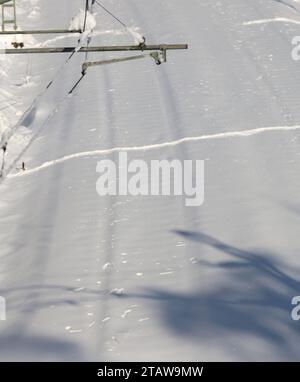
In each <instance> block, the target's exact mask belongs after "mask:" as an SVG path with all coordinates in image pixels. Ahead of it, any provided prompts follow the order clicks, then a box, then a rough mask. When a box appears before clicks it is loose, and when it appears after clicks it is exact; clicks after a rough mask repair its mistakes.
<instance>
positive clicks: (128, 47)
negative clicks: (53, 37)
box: [0, 44, 188, 54]
mask: <svg viewBox="0 0 300 382" xmlns="http://www.w3.org/2000/svg"><path fill="white" fill-rule="evenodd" d="M182 49H188V45H186V44H162V45H146V46H143V47H140V46H139V45H119V46H118V45H116V46H89V47H82V48H80V49H79V50H78V52H81V53H82V52H128V51H146V50H160V51H167V50H182ZM75 50H76V47H62V48H59V47H57V48H26V49H1V50H0V54H37V53H38V54H45V53H72V52H74V51H75Z"/></svg>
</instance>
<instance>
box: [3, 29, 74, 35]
mask: <svg viewBox="0 0 300 382" xmlns="http://www.w3.org/2000/svg"><path fill="white" fill-rule="evenodd" d="M55 33H81V31H80V30H68V29H49V30H35V31H30V30H29V31H4V32H0V35H11V34H12V35H14V34H55Z"/></svg>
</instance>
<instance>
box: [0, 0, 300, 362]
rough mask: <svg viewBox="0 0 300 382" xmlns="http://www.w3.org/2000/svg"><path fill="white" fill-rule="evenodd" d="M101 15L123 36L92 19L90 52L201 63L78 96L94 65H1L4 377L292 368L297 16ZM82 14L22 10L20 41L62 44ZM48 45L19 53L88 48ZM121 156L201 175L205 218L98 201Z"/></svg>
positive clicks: (232, 6) (0, 352)
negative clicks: (56, 364) (84, 367)
mask: <svg viewBox="0 0 300 382" xmlns="http://www.w3.org/2000/svg"><path fill="white" fill-rule="evenodd" d="M104 3H105V5H106V6H107V7H108V8H109V9H110V10H112V11H114V12H115V13H116V14H117V15H119V16H120V17H121V18H122V19H123V20H126V22H127V24H128V25H129V27H130V29H129V30H128V29H127V30H125V29H122V28H121V27H120V25H118V24H117V23H116V22H115V21H114V20H112V19H111V18H110V17H108V16H107V15H106V14H105V13H104V12H103V11H102V10H101V9H100V8H98V7H97V8H95V11H96V12H97V15H96V21H97V26H96V29H95V32H94V35H93V38H92V45H96V44H100V45H104V44H109V45H114V44H128V43H129V44H131V43H133V42H134V39H135V40H139V36H140V34H144V35H145V36H146V37H147V43H149V44H150V43H161V42H163V43H189V45H190V49H189V50H188V51H182V52H173V53H170V55H169V57H168V63H167V64H166V65H162V66H156V65H154V62H153V61H151V60H150V59H149V60H140V61H137V62H127V63H123V64H117V65H112V66H105V67H98V68H92V69H89V71H88V74H87V76H86V77H85V79H84V80H83V81H82V82H81V84H80V86H79V87H78V88H77V89H76V90H75V92H74V93H73V95H72V96H68V91H69V90H70V89H71V88H72V86H73V85H74V82H76V80H77V79H78V78H79V77H80V74H81V64H82V62H83V61H84V58H85V57H84V56H85V55H84V54H82V53H76V54H75V55H74V56H73V57H72V59H71V60H70V61H69V63H68V64H67V65H65V64H64V62H65V60H66V58H67V55H35V56H33V55H32V56H1V61H0V65H1V66H0V132H1V133H3V132H4V131H6V134H11V132H14V135H13V137H12V138H11V140H10V142H9V145H8V152H7V157H6V169H9V170H10V171H9V174H8V177H6V178H5V179H4V181H1V180H0V260H1V261H0V295H1V296H2V297H4V298H5V299H6V303H7V320H6V321H0V360H40V361H43V360H47V361H49V360H53V361H55V360H58V361H63V360H67V361H77V360H82V361H96V360H102V361H104V360H105V361H107V360H113V361H120V360H122V361H124V360H125V361H128V360H131V361H152V360H179V361H196V360H197V361H207V360H210V361H212V360H213V361H216V360H221V361H232V360H237V361H254V360H258V361H261V360H272V361H274V360H298V361H299V360H300V348H299V340H300V323H299V322H297V321H292V319H291V310H292V305H291V300H292V298H293V297H294V296H297V295H299V294H300V257H299V256H300V236H299V228H300V200H299V199H300V198H299V192H300V178H299V171H300V101H299V92H300V84H299V81H298V76H299V70H300V62H299V61H293V60H292V57H291V52H292V49H293V46H292V43H291V41H292V39H293V37H294V36H296V35H300V29H299V24H300V2H298V1H293V0H284V1H278V0H277V1H276V0H190V1H183V0H151V1H149V0H126V1H124V0H105V2H104ZM83 5H84V1H81V0H72V1H66V0H52V1H46V0H31V1H29V0H17V6H18V23H19V27H21V28H22V29H38V28H42V29H45V28H68V27H69V25H70V20H71V18H72V17H74V16H75V15H76V14H78V11H79V9H80V8H83ZM75 21H76V20H75ZM77 21H78V20H77ZM92 21H93V20H92ZM75 24H76V23H74V20H73V26H75ZM129 32H131V33H129ZM139 33H140V34H139ZM47 38H48V37H41V36H35V37H34V38H33V37H32V36H30V37H27V38H26V39H25V44H26V45H27V46H63V45H69V46H77V44H78V41H77V40H78V37H77V36H74V35H72V36H67V37H66V38H64V39H62V36H59V37H57V36H56V37H55V36H54V37H53V36H50V40H49V41H47V42H46V43H45V40H47ZM18 39H19V38H18ZM1 41H2V43H6V44H8V45H9V44H10V42H11V41H8V40H7V39H3V38H2V40H1ZM118 56H122V54H119V55H118ZM99 57H101V58H102V57H105V58H112V57H115V55H113V54H108V53H107V54H100V55H99V54H89V59H100V58H99ZM53 78H55V81H54V82H53V84H52V86H51V87H50V88H49V89H48V90H47V91H45V87H46V85H47V84H48V83H49V81H50V80H51V79H53ZM30 105H31V106H30ZM26 110H28V111H27V113H25V116H24V114H23V113H24V112H25V111H26ZM15 126H16V127H17V128H15ZM2 137H3V135H2ZM141 147H142V149H141ZM122 148H123V150H124V148H129V157H130V159H144V160H146V161H149V160H151V159H164V158H166V159H181V160H184V159H193V160H196V159H202V160H205V203H204V205H203V206H201V207H197V208H195V207H194V208H189V207H186V206H185V203H184V199H183V198H181V197H130V196H128V197H127V196H126V197H124V196H119V197H100V196H99V195H98V194H97V192H96V182H97V178H98V174H97V173H96V165H97V162H98V161H99V160H100V159H114V160H117V158H118V151H120V150H122ZM22 162H24V163H25V166H26V170H27V171H25V172H23V171H20V167H21V164H22Z"/></svg>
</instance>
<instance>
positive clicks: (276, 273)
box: [135, 231, 300, 360]
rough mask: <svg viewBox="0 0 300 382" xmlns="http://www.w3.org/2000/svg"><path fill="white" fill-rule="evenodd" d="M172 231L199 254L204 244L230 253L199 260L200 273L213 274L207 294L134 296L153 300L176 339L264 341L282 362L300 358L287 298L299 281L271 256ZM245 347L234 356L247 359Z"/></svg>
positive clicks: (299, 288) (299, 327) (297, 291)
mask: <svg viewBox="0 0 300 382" xmlns="http://www.w3.org/2000/svg"><path fill="white" fill-rule="evenodd" d="M175 233H176V234H177V235H179V236H181V237H183V238H185V239H186V240H191V241H193V242H197V243H199V245H201V247H200V248H199V250H201V253H202V254H203V248H202V246H203V245H205V246H209V247H211V248H213V249H215V250H218V251H221V252H223V254H226V255H228V260H224V261H217V262H212V261H211V262H210V261H206V260H199V262H198V266H199V267H201V269H202V270H203V269H204V268H203V267H205V269H209V270H210V271H211V272H209V275H210V276H209V277H208V279H207V283H206V285H209V288H206V290H205V291H201V290H197V288H196V289H195V291H194V292H192V293H190V294H176V293H172V292H168V291H164V290H153V289H152V290H148V291H147V292H146V293H145V294H142V295H135V297H138V298H145V299H151V300H154V301H157V302H158V304H159V305H158V308H159V310H160V312H162V317H163V320H164V322H165V323H166V324H167V325H168V327H169V328H170V329H171V330H172V331H173V333H175V334H176V335H178V336H185V337H189V338H190V339H191V340H194V341H197V342H199V341H201V342H202V343H203V342H204V341H210V340H217V342H218V341H219V340H220V339H221V338H223V339H224V341H223V342H222V341H221V342H220V344H221V343H226V342H228V341H229V342H230V341H231V344H232V341H233V342H234V341H236V340H233V338H240V339H243V338H245V336H246V338H251V339H253V340H258V341H259V342H256V343H261V341H263V342H264V343H266V344H267V346H268V349H273V350H274V352H276V354H277V357H279V358H280V359H289V360H293V359H300V349H299V350H297V349H298V348H299V347H297V343H299V340H300V324H299V322H296V321H292V319H291V310H292V308H293V306H292V305H291V300H292V298H293V297H294V296H297V295H300V282H299V281H298V280H296V279H294V278H293V277H291V276H289V275H288V273H287V272H286V271H284V270H283V267H282V266H281V265H280V264H278V263H277V262H276V261H275V260H274V256H273V258H272V256H271V254H266V253H259V252H252V251H251V252H250V251H246V250H243V249H239V248H237V247H234V246H231V245H228V244H226V243H223V242H222V241H220V240H218V239H215V238H213V237H211V236H209V235H206V234H204V233H199V232H188V231H175ZM199 255H200V253H199ZM199 257H200V256H199ZM214 271H216V272H215V273H214ZM200 276H201V274H200ZM202 277H206V276H205V275H204V276H202ZM234 335H236V336H235V337H234ZM246 342H247V341H246ZM243 345H244V346H242V347H240V350H241V351H240V352H239V354H238V357H241V358H244V359H247V358H248V359H249V354H250V353H248V350H247V343H245V344H243ZM243 349H244V351H245V354H244V356H242V354H243ZM295 349H296V350H295ZM257 350H259V349H257ZM254 351H255V349H253V348H252V358H253V357H254V358H255V354H254V353H255V352H254ZM272 354H273V355H274V354H275V353H271V356H272Z"/></svg>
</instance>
